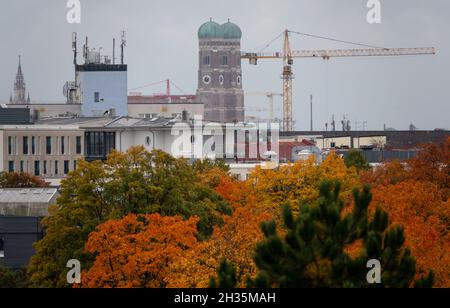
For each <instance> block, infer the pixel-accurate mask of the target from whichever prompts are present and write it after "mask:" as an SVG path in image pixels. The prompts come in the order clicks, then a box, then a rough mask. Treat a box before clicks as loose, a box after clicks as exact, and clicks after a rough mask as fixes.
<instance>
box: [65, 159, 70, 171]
mask: <svg viewBox="0 0 450 308" xmlns="http://www.w3.org/2000/svg"><path fill="white" fill-rule="evenodd" d="M69 171H70V167H69V161H68V160H65V161H64V174H68V173H69Z"/></svg>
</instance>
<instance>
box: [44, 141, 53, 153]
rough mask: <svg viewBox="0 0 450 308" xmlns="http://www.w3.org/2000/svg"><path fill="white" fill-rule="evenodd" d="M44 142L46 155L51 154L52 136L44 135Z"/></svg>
mask: <svg viewBox="0 0 450 308" xmlns="http://www.w3.org/2000/svg"><path fill="white" fill-rule="evenodd" d="M45 144H46V147H45V148H46V153H47V155H51V154H52V137H49V136H48V137H46V138H45Z"/></svg>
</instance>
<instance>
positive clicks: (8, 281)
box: [0, 264, 27, 289]
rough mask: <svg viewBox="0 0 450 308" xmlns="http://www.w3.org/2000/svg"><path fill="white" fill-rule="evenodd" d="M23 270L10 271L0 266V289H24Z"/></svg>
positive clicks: (24, 275)
mask: <svg viewBox="0 0 450 308" xmlns="http://www.w3.org/2000/svg"><path fill="white" fill-rule="evenodd" d="M26 281H27V280H26V274H25V270H22V269H20V270H12V269H10V268H7V267H6V266H4V265H2V264H0V289H13V288H25V287H26Z"/></svg>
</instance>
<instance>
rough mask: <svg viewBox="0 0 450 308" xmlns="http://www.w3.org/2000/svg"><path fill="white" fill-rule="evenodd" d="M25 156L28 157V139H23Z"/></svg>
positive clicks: (25, 137)
mask: <svg viewBox="0 0 450 308" xmlns="http://www.w3.org/2000/svg"><path fill="white" fill-rule="evenodd" d="M23 155H28V137H27V136H24V137H23Z"/></svg>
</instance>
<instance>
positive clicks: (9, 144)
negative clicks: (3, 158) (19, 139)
mask: <svg viewBox="0 0 450 308" xmlns="http://www.w3.org/2000/svg"><path fill="white" fill-rule="evenodd" d="M12 153H13V144H12V137H11V136H9V137H8V155H12Z"/></svg>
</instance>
